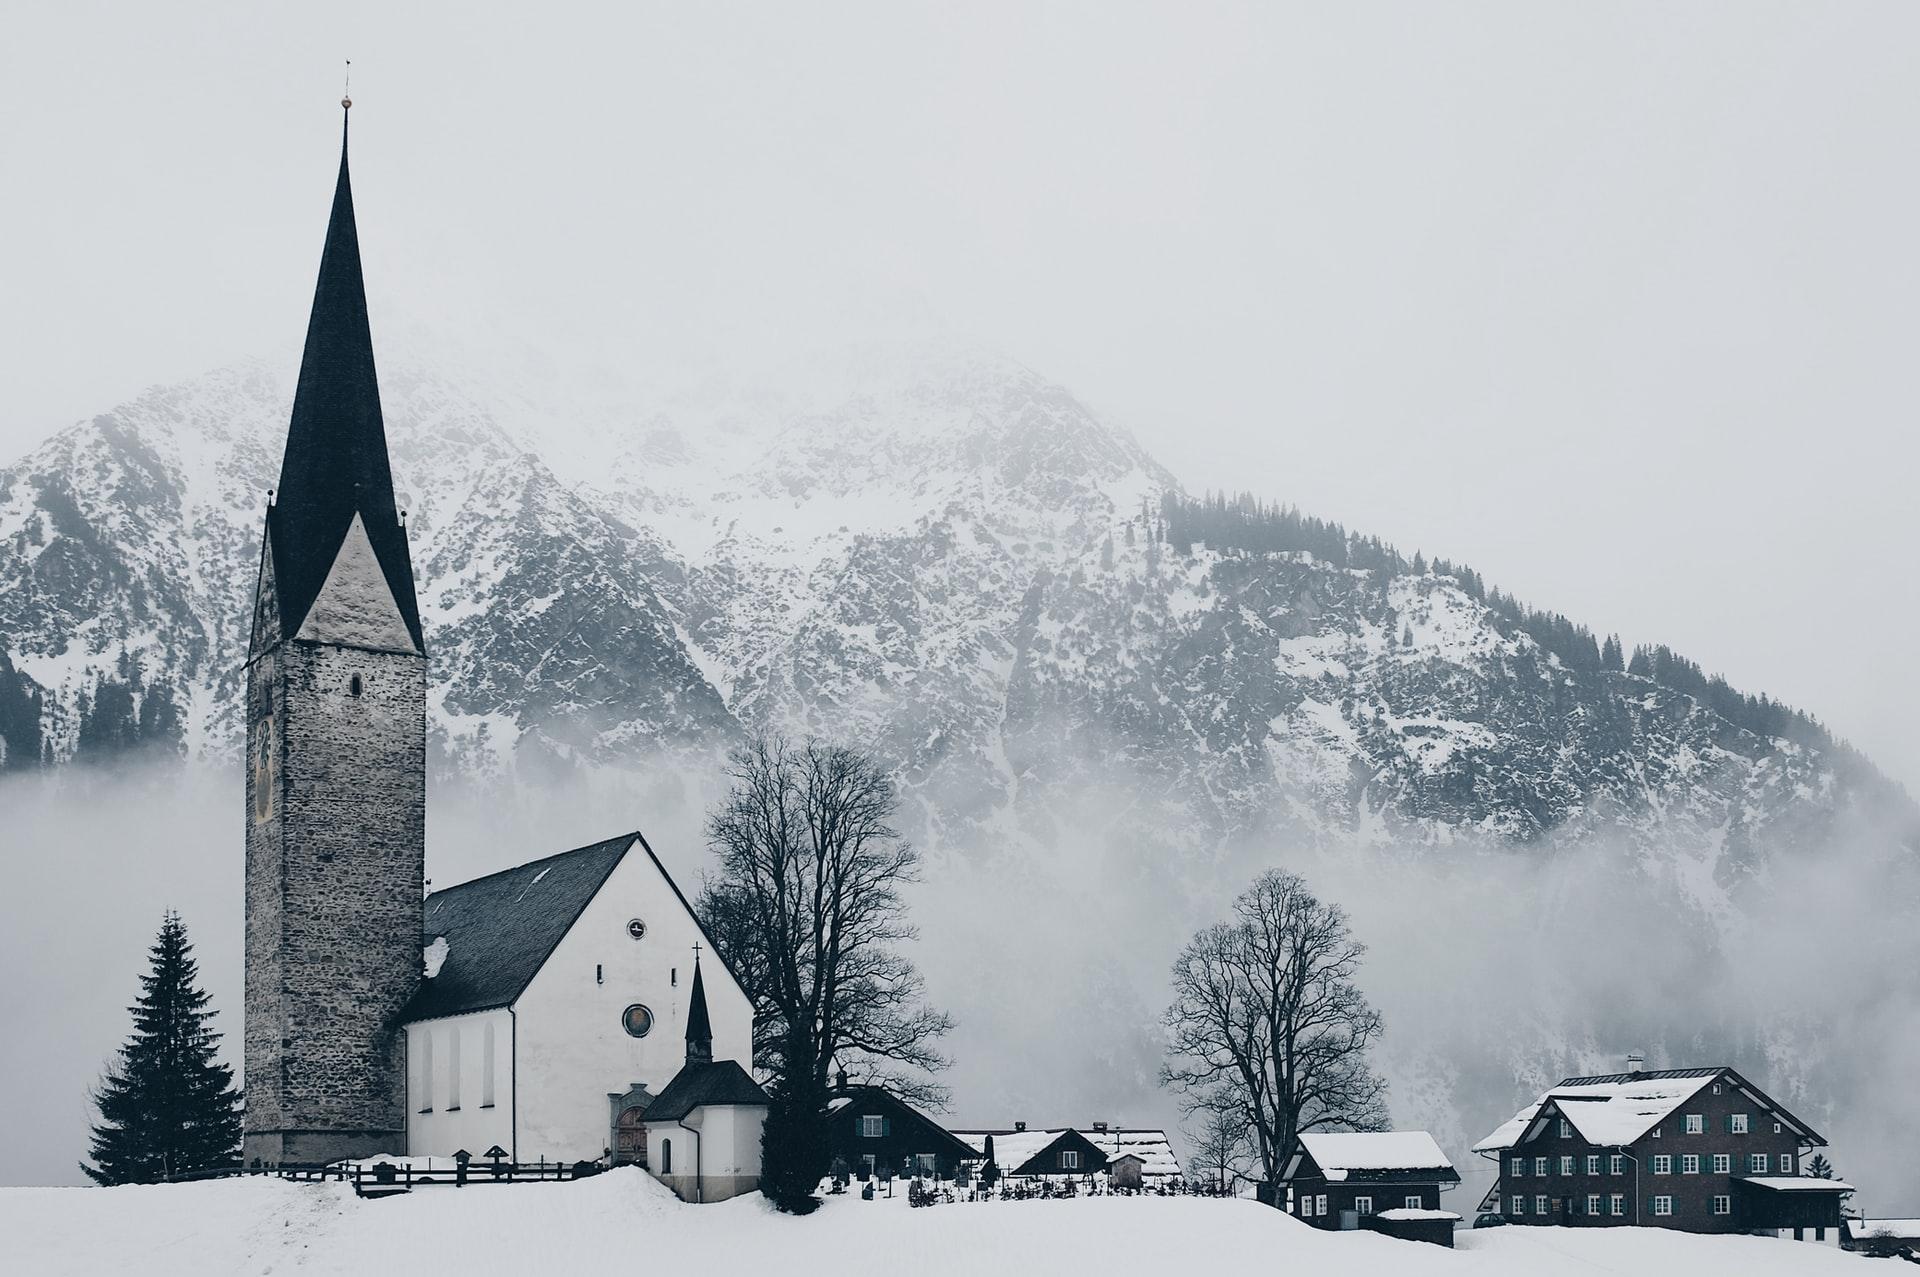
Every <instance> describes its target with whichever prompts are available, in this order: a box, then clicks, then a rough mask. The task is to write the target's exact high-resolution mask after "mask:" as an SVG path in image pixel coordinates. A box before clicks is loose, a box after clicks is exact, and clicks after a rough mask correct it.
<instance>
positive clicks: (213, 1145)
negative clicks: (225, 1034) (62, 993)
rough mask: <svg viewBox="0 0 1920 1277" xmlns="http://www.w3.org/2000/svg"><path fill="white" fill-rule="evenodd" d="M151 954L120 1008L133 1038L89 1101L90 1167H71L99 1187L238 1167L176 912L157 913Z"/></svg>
mask: <svg viewBox="0 0 1920 1277" xmlns="http://www.w3.org/2000/svg"><path fill="white" fill-rule="evenodd" d="M150 956H151V958H152V963H153V966H152V969H151V970H150V971H149V972H148V973H147V974H146V975H144V976H142V977H140V986H141V988H140V1000H139V1002H138V1003H137V1004H135V1005H134V1006H132V1007H130V1008H128V1009H129V1010H130V1011H131V1012H132V1013H133V1036H132V1037H130V1038H128V1039H127V1044H126V1045H125V1046H124V1047H122V1048H121V1049H120V1055H119V1058H118V1059H117V1060H116V1061H115V1063H114V1066H113V1068H112V1069H111V1070H110V1071H109V1072H108V1074H107V1076H106V1078H105V1080H103V1081H102V1083H101V1084H100V1089H99V1090H98V1091H96V1092H95V1093H94V1096H93V1100H94V1103H95V1104H96V1105H97V1106H98V1107H99V1109H100V1122H99V1124H98V1125H97V1126H95V1127H94V1128H93V1149H92V1157H93V1162H94V1164H93V1165H92V1166H88V1165H86V1164H84V1163H83V1164H82V1165H81V1168H80V1169H81V1170H83V1171H85V1172H86V1173H87V1175H88V1176H89V1177H91V1178H92V1179H93V1181H94V1182H95V1183H98V1184H152V1183H158V1182H160V1181H163V1180H174V1179H180V1178H183V1177H185V1176H188V1175H191V1174H193V1173H194V1172H196V1171H204V1170H211V1169H213V1168H216V1167H221V1166H231V1165H233V1164H234V1163H236V1162H238V1161H239V1160H240V1095H239V1092H237V1091H236V1090H234V1086H233V1070H232V1069H231V1068H229V1067H228V1066H226V1065H224V1064H221V1063H219V1062H218V1061H217V1060H215V1058H214V1052H215V1049H216V1048H217V1047H218V1045H219V1042H220V1035H219V1034H217V1033H215V1032H214V1031H213V1030H212V1029H211V1028H210V1027H209V1026H208V1021H209V1020H211V1019H212V1018H213V1015H214V1013H213V1012H212V1011H210V1010H208V1009H207V1003H208V1001H209V999H208V997H207V994H206V992H205V991H204V990H202V989H201V988H200V987H199V979H200V967H199V964H198V963H197V962H195V961H194V958H193V946H192V945H191V944H189V943H188V941H187V928H186V925H185V924H184V923H182V922H181V921H180V915H178V914H176V913H171V912H170V913H168V914H167V915H166V917H165V919H164V920H163V921H162V922H161V924H160V936H159V938H158V939H157V940H155V941H154V944H153V948H152V950H151V951H150Z"/></svg>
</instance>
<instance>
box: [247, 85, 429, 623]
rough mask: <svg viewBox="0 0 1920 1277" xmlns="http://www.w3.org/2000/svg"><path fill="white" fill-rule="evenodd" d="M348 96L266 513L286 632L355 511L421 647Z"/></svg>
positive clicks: (315, 591) (314, 590) (321, 578)
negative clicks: (358, 204) (350, 163)
mask: <svg viewBox="0 0 1920 1277" xmlns="http://www.w3.org/2000/svg"><path fill="white" fill-rule="evenodd" d="M351 105H352V104H351V101H350V100H348V99H342V101H341V107H342V114H341V125H340V176H339V180H338V181H337V182H336V183H335V185H334V190H333V215H332V217H331V219H330V220H329V221H328V223H327V243H326V247H325V249H324V250H323V251H322V252H321V255H320V278H319V281H318V283H317V284H316V285H315V286H314V290H313V313H312V315H311V316H310V317H309V318H308V320H307V345H306V351H305V353H304V354H303V356H302V357H301V360H300V382H299V385H298V387H297V388H296V389H295V391H294V396H293V418H292V420H291V422H290V423H289V424H288V427H287V450H286V455H285V457H284V458H283V459H282V460H281V463H280V484H279V489H278V492H277V494H276V497H275V500H274V505H273V509H272V511H271V513H270V514H269V516H268V523H267V527H268V530H269V532H270V533H271V535H272V538H273V568H274V577H275V587H276V589H277V590H278V593H279V600H280V615H281V633H282V634H283V635H286V636H288V637H291V636H292V635H293V634H294V633H296V632H297V631H298V630H299V628H300V622H301V621H302V620H303V619H305V617H306V614H307V611H308V609H309V608H311V607H312V606H313V601H314V599H315V597H317V596H318V595H319V593H320V587H321V586H322V585H323V584H325V582H326V579H327V571H328V569H329V568H331V567H332V566H333V561H334V559H335V557H336V555H337V553H338V551H339V549H340V545H341V542H342V540H343V539H344V538H345V536H346V533H347V529H348V528H349V527H350V526H351V524H352V523H353V516H354V515H355V514H358V515H359V516H360V518H361V520H362V522H363V523H364V524H365V525H366V529H367V539H368V540H369V541H370V542H371V543H372V545H373V551H374V556H375V558H376V559H378V560H379V563H380V568H381V571H382V573H383V574H384V575H385V577H386V580H387V585H388V587H389V588H390V589H391V590H392V592H393V598H394V602H395V603H396V604H397V605H398V606H399V609H400V614H401V616H402V617H403V618H404V619H405V621H406V624H407V630H408V632H409V633H410V634H411V635H412V636H413V641H414V643H415V645H416V646H421V647H422V650H424V646H423V645H422V644H421V635H420V608H419V603H418V602H417V600H416V599H415V597H414V592H413V566H412V562H411V560H410V558H409V555H408V553H407V539H406V533H405V532H404V530H403V529H402V528H401V525H400V520H399V517H398V515H397V513H396V511H395V509H394V505H395V503H394V496H393V473H392V471H391V470H390V469H389V468H388V462H387V435H386V425H385V422H384V421H383V420H382V417H381V413H380V385H379V381H378V379H377V377H376V376H375V373H374V363H373V333H372V330H371V328H370V327H369V326H368V323H367V293H366V284H365V281H364V279H363V278H362V276H361V273H360V236H359V232H358V229H357V228H356V227H355V225H354V217H353V186H352V183H351V181H350V180H349V178H348V173H347V125H346V119H347V108H350V107H351Z"/></svg>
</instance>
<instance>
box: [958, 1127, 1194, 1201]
mask: <svg viewBox="0 0 1920 1277" xmlns="http://www.w3.org/2000/svg"><path fill="white" fill-rule="evenodd" d="M954 1134H955V1135H956V1136H958V1137H959V1138H961V1139H962V1140H965V1141H966V1142H967V1143H968V1144H969V1145H971V1146H972V1148H973V1150H974V1153H973V1161H974V1163H975V1166H976V1167H979V1166H984V1165H985V1164H986V1156H987V1140H988V1138H989V1137H991V1138H992V1140H993V1161H994V1164H995V1165H996V1166H998V1167H999V1168H1000V1173H1001V1174H1003V1175H1018V1176H1038V1175H1082V1176H1085V1175H1093V1174H1097V1173H1113V1172H1114V1171H1115V1169H1116V1167H1115V1164H1116V1162H1120V1161H1122V1160H1125V1161H1127V1163H1128V1165H1127V1166H1126V1168H1125V1169H1124V1170H1122V1171H1121V1172H1120V1173H1122V1174H1124V1175H1125V1176H1126V1179H1127V1186H1129V1187H1135V1188H1138V1187H1150V1186H1152V1185H1154V1184H1161V1183H1166V1182H1167V1181H1168V1180H1172V1179H1178V1178H1179V1177H1180V1159H1179V1158H1178V1157H1176V1156H1175V1155H1174V1152H1173V1145H1172V1143H1171V1142H1169V1141H1168V1139H1167V1133H1166V1132H1165V1131H1163V1130H1155V1129H1146V1128H1141V1129H1133V1128H1129V1127H1121V1126H1112V1125H1110V1124H1108V1123H1106V1122H1095V1123H1093V1124H1092V1125H1090V1126H1088V1127H1086V1128H1080V1127H1071V1126H1054V1127H1047V1128H1045V1129H1039V1128H1036V1129H1031V1130H1030V1129H1028V1127H1027V1124H1026V1123H1025V1122H1015V1123H1014V1124H1013V1125H1012V1126H1011V1127H1007V1128H995V1129H993V1130H968V1131H955V1132H954ZM1136 1177H1137V1178H1136Z"/></svg>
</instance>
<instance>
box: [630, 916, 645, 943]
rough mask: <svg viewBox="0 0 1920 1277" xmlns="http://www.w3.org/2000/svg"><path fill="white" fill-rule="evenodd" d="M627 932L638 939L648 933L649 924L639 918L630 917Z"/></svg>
mask: <svg viewBox="0 0 1920 1277" xmlns="http://www.w3.org/2000/svg"><path fill="white" fill-rule="evenodd" d="M627 934H628V935H630V936H632V937H633V938H634V939H635V940H638V939H640V937H642V936H644V935H646V934H647V924H646V923H644V922H642V921H640V919H638V918H629V919H627Z"/></svg>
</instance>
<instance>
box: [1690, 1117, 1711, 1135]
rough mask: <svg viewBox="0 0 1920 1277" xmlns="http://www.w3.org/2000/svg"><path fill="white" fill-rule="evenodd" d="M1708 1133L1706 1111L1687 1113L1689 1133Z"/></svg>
mask: <svg viewBox="0 0 1920 1277" xmlns="http://www.w3.org/2000/svg"><path fill="white" fill-rule="evenodd" d="M1706 1133H1707V1115H1706V1114H1705V1113H1689V1114H1687V1134H1689V1135H1705V1134H1706Z"/></svg>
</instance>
